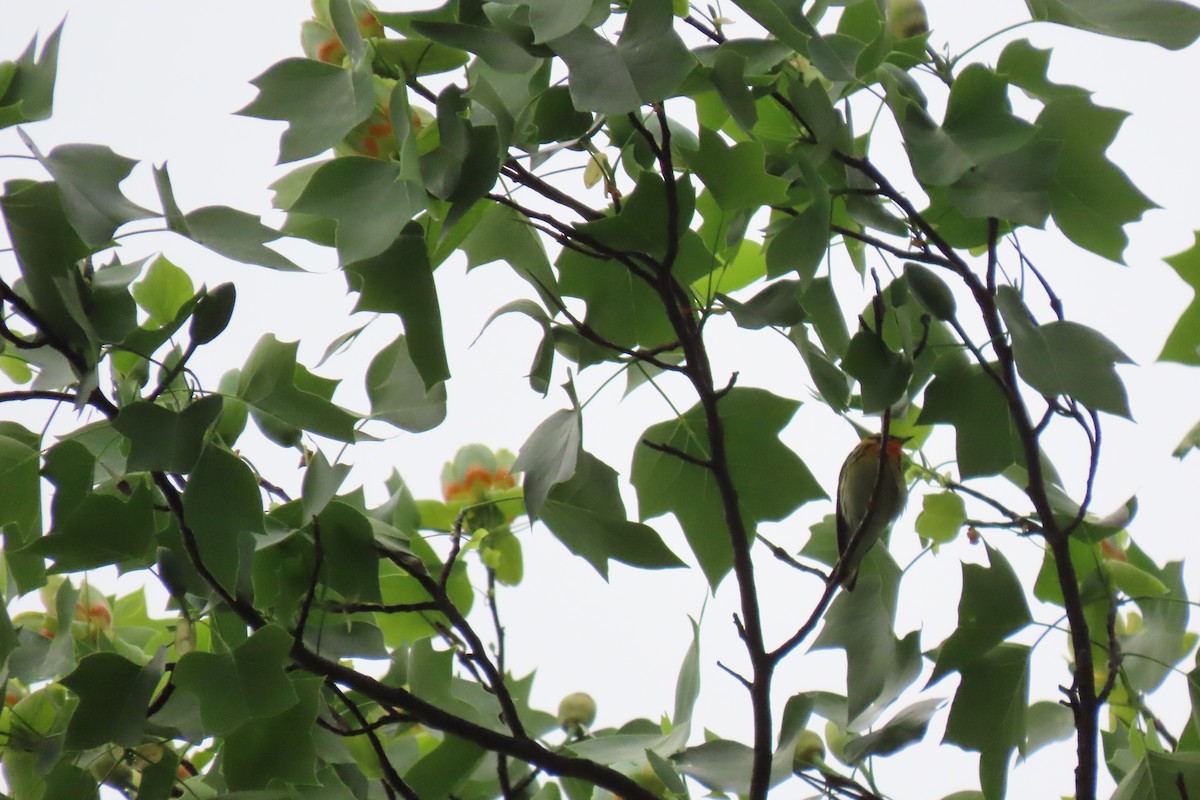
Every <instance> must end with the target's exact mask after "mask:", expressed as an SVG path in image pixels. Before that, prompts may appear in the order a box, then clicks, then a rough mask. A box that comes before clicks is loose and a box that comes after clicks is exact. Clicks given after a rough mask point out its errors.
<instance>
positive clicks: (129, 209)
mask: <svg viewBox="0 0 1200 800" xmlns="http://www.w3.org/2000/svg"><path fill="white" fill-rule="evenodd" d="M18 134H19V135H20V137H21V140H22V141H23V142H24V143H25V146H26V147H28V148H29V149H30V151H31V152H32V153H33V154H34V156H35V157H37V160H38V161H40V162H41V164H42V166H43V167H45V168H46V171H47V172H49V173H50V175H51V176H52V177H53V178H54V182H55V184H56V185H57V186H58V188H59V191H61V192H62V200H63V210H65V211H66V212H67V218H68V219H69V220H71V227H72V228H74V229H75V231H76V232H77V233H78V234H79V237H80V238H81V239H83V241H84V242H86V243H87V244H88V245H89V246H91V247H103V246H106V245H108V244H109V243H110V242H112V237H113V234H114V233H115V232H116V230H117V228H119V227H121V226H122V225H124V224H125V223H126V222H132V221H133V220H135V219H145V218H146V217H151V216H154V212H153V211H150V210H149V209H145V208H142V207H141V206H139V205H138V204H137V203H134V202H133V201H132V200H130V199H129V198H128V197H126V196H125V195H124V194H122V193H121V189H120V184H121V181H123V180H125V179H126V178H127V177H129V173H130V172H131V171H132V170H133V168H134V167H135V166H136V165H137V162H136V161H134V160H133V159H131V158H125V157H124V156H120V155H117V154H116V153H114V152H113V151H112V150H111V149H110V148H108V147H105V146H103V145H96V144H64V145H59V146H58V147H56V148H54V149H53V150H51V151H50V153H49V155H43V154H42V152H41V151H40V150H39V149H38V148H37V146H36V145H35V144H34V143H33V140H32V139H30V138H29V136H28V135H26V133H25V132H24V131H22V130H18Z"/></svg>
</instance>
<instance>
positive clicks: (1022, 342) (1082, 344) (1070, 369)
mask: <svg viewBox="0 0 1200 800" xmlns="http://www.w3.org/2000/svg"><path fill="white" fill-rule="evenodd" d="M997 300H998V305H999V306H1000V311H1001V313H1002V314H1003V315H1004V321H1005V323H1006V324H1007V325H1008V329H1009V331H1010V332H1011V333H1012V337H1013V356H1014V357H1015V358H1016V361H1017V369H1018V370H1019V371H1020V373H1021V377H1022V378H1024V379H1025V380H1026V381H1028V382H1029V385H1030V386H1032V387H1033V388H1034V389H1036V390H1037V391H1038V392H1040V393H1041V394H1043V395H1046V396H1048V397H1053V396H1055V395H1060V394H1062V395H1067V396H1069V397H1073V398H1075V399H1076V400H1078V401H1079V402H1081V403H1083V404H1084V405H1085V406H1087V407H1088V408H1091V409H1094V410H1096V411H1107V412H1109V413H1110V414H1116V415H1118V416H1122V417H1126V418H1128V417H1129V399H1128V397H1127V396H1126V394H1125V385H1124V383H1122V381H1121V378H1120V377H1119V376H1118V375H1117V373H1116V370H1115V366H1116V365H1117V364H1128V363H1131V362H1130V359H1129V356H1127V355H1125V354H1124V353H1123V352H1121V349H1120V348H1119V347H1117V346H1116V345H1115V344H1113V343H1112V342H1111V341H1109V339H1108V338H1107V337H1105V336H1104V335H1103V334H1102V333H1100V332H1099V331H1097V330H1094V329H1092V328H1089V327H1087V326H1086V325H1081V324H1079V323H1078V322H1071V321H1070V320H1055V321H1053V322H1048V323H1046V324H1044V325H1038V324H1037V323H1035V322H1034V321H1033V320H1032V318H1031V317H1030V316H1029V312H1028V311H1027V310H1026V309H1025V306H1024V304H1023V303H1022V302H1021V299H1020V296H1019V295H1018V294H1017V292H1016V290H1015V289H1011V288H1009V287H1004V288H1002V289H1001V291H1000V293H999V295H998V298H997Z"/></svg>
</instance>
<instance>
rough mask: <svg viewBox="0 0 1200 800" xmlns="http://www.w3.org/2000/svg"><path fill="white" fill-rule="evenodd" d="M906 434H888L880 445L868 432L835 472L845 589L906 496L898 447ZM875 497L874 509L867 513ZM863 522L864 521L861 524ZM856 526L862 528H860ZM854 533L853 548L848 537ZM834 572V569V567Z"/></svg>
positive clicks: (877, 436) (849, 587)
mask: <svg viewBox="0 0 1200 800" xmlns="http://www.w3.org/2000/svg"><path fill="white" fill-rule="evenodd" d="M906 441H908V438H907V437H903V438H902V437H899V436H889V437H887V447H886V448H884V447H882V446H881V445H882V442H883V437H882V436H881V435H880V434H877V433H875V434H871V435H870V436H867V437H866V438H865V439H863V440H862V441H861V442H859V443H858V445H857V446H856V447H855V448H854V449H853V450H851V451H850V455H849V456H847V457H846V461H845V463H843V464H842V469H841V472H839V473H838V488H837V540H838V553H839V556H840V558H839V559H838V564H839V565H840V583H841V584H842V586H843V587H845V589H846V591H854V585H855V583H856V582H857V581H858V565H859V564H860V563H861V562H862V560H863V556H865V555H866V554H867V551H868V550H870V549H871V547H872V546H874V544H875V542H877V541H879V537H880V536H882V535H883V532H884V531H886V530H887V529H888V528H889V527H891V525H892V523H893V522H895V521H896V518H897V517H899V516H900V512H901V511H903V510H904V503H905V500H907V499H908V486H907V484H905V482H904V471H903V470H902V469H901V447H902V446H903V445H904V443H905V442H906ZM881 453H883V454H884V462H883V482H882V484H881V485H880V487H879V493H878V496H874V497H873V495H875V483H876V479H877V478H878V475H879V461H880V458H881ZM872 499H874V500H875V503H874V511H873V513H869V512H870V510H871V506H872V503H871V501H872ZM864 522H865V525H864ZM859 528H863V530H862V531H861V532H859V530H858V529H859ZM856 533H857V534H858V535H857V542H856V543H854V549H853V552H850V547H851V539H854V538H855V534H856ZM835 572H836V570H835Z"/></svg>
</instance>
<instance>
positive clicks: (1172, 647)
mask: <svg viewBox="0 0 1200 800" xmlns="http://www.w3.org/2000/svg"><path fill="white" fill-rule="evenodd" d="M1130 561H1131V562H1132V563H1134V564H1135V566H1141V567H1143V568H1145V569H1147V570H1148V571H1151V572H1152V574H1153V573H1157V577H1158V578H1159V579H1160V580H1161V581H1162V582H1163V583H1164V584H1166V586H1167V589H1168V590H1169V592H1170V594H1169V595H1167V596H1166V597H1161V598H1159V597H1139V598H1137V599H1136V602H1137V606H1138V609H1139V610H1140V611H1141V613H1142V626H1141V629H1140V630H1138V631H1137V632H1135V633H1133V634H1131V635H1127V636H1121V637H1120V638H1121V652H1122V653H1125V654H1126V662H1125V664H1124V670H1125V674H1126V675H1128V677H1129V681H1130V683H1131V684H1133V687H1134V688H1135V689H1136V690H1137V691H1139V692H1152V691H1154V690H1155V689H1156V688H1158V686H1159V685H1160V684H1161V683H1162V682H1163V680H1165V679H1166V677H1167V676H1168V675H1169V674H1170V673H1171V668H1172V666H1173V665H1174V664H1175V663H1176V662H1177V661H1179V659H1180V658H1182V657H1183V655H1184V651H1185V649H1186V648H1185V644H1184V642H1185V639H1186V637H1187V635H1188V634H1187V621H1188V596H1187V588H1186V586H1185V585H1184V583H1183V567H1182V564H1181V563H1180V562H1178V561H1173V562H1171V563H1169V564H1167V565H1166V566H1165V567H1164V568H1163V569H1161V570H1159V569H1158V568H1157V567H1155V566H1154V565H1153V563H1152V562H1150V560H1149V559H1147V558H1145V557H1144V556H1141V557H1139V556H1138V555H1137V554H1136V553H1131V557H1130ZM1138 562H1141V563H1138Z"/></svg>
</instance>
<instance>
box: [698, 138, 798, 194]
mask: <svg viewBox="0 0 1200 800" xmlns="http://www.w3.org/2000/svg"><path fill="white" fill-rule="evenodd" d="M685 154H686V155H687V159H688V166H690V167H691V168H692V170H693V171H695V173H696V175H697V176H699V178H700V180H701V181H702V182H703V183H704V186H705V187H706V188H707V189H708V190H709V191H710V192H712V196H713V199H715V200H716V201H717V204H718V205H719V206H720V207H721V209H722V210H724V211H737V210H739V209H743V208H758V207H759V206H765V205H771V204H773V203H782V202H783V201H784V200H785V199H786V198H787V187H788V182H787V181H786V180H784V179H783V178H780V177H777V176H775V175H768V174H767V171H766V167H765V158H766V151H765V150H764V148H763V146H762V145H761V144H759V143H758V142H753V141H749V142H740V143H738V144H735V145H728V144H726V143H725V140H724V139H722V138H721V135H720V134H719V133H716V132H715V131H711V130H709V129H708V128H701V129H700V146H699V149H697V150H695V151H685Z"/></svg>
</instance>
